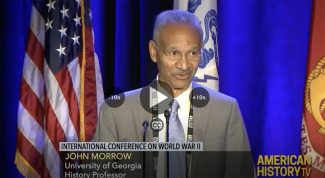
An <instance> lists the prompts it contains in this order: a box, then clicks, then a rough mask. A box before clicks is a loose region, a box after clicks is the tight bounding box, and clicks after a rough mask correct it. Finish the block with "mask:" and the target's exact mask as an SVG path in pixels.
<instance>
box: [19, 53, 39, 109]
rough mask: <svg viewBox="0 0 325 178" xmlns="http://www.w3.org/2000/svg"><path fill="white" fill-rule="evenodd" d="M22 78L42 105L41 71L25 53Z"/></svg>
mask: <svg viewBox="0 0 325 178" xmlns="http://www.w3.org/2000/svg"><path fill="white" fill-rule="evenodd" d="M23 78H24V79H25V82H26V83H27V84H28V85H29V87H30V89H31V90H33V92H34V93H35V95H36V96H37V98H38V100H39V102H40V103H41V105H42V106H44V80H43V76H42V73H41V72H40V71H39V70H38V68H37V67H36V66H35V64H34V62H33V61H32V60H31V59H30V58H29V56H28V54H27V53H25V59H24V69H23Z"/></svg>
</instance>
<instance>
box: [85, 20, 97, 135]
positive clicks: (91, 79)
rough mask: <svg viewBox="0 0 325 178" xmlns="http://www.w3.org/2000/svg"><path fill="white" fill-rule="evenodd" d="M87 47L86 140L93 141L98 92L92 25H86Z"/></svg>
mask: <svg viewBox="0 0 325 178" xmlns="http://www.w3.org/2000/svg"><path fill="white" fill-rule="evenodd" d="M85 36H86V38H85V45H86V46H85V47H86V52H85V55H86V59H87V60H86V63H87V64H86V67H85V74H84V77H85V81H84V82H85V86H84V87H85V91H84V96H85V98H87V102H84V103H85V105H84V114H85V117H84V119H85V121H84V122H85V125H84V127H85V141H91V139H92V136H93V135H94V133H95V130H96V127H95V126H96V124H97V113H98V112H97V94H96V90H94V89H96V75H95V62H94V61H95V60H94V48H93V38H92V29H91V27H88V26H85Z"/></svg>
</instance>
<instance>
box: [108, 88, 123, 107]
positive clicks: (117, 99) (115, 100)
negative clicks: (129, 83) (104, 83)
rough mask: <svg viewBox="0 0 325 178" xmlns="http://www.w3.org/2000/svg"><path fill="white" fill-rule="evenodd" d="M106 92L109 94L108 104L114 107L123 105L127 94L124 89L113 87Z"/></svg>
mask: <svg viewBox="0 0 325 178" xmlns="http://www.w3.org/2000/svg"><path fill="white" fill-rule="evenodd" d="M105 93H107V94H108V96H109V97H108V98H107V99H106V100H105V101H106V104H107V105H108V106H110V107H112V108H117V107H120V106H122V104H123V103H124V101H125V95H124V92H123V90H121V89H119V88H117V87H113V88H110V89H108V90H107V91H106V92H105Z"/></svg>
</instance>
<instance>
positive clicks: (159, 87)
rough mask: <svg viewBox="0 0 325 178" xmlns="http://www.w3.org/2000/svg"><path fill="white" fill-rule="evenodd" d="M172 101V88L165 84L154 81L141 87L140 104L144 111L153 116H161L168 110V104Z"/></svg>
mask: <svg viewBox="0 0 325 178" xmlns="http://www.w3.org/2000/svg"><path fill="white" fill-rule="evenodd" d="M173 99H174V94H173V90H172V88H171V87H170V86H169V85H168V84H167V83H165V82H162V81H158V80H154V81H152V82H151V83H149V84H148V85H147V86H145V87H143V88H142V89H141V92H140V103H141V105H142V107H143V109H144V110H146V111H147V112H149V113H151V114H153V111H155V110H157V109H158V108H159V110H157V112H156V113H157V114H162V113H164V112H165V111H166V110H168V109H169V108H170V105H169V103H170V102H171V101H172V100H173Z"/></svg>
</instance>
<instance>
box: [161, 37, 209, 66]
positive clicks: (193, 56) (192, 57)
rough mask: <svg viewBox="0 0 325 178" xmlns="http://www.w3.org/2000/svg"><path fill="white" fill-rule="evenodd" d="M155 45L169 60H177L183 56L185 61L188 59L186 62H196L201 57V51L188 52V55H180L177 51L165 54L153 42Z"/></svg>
mask: <svg viewBox="0 0 325 178" xmlns="http://www.w3.org/2000/svg"><path fill="white" fill-rule="evenodd" d="M155 44H156V45H157V46H158V48H159V49H160V50H161V51H162V52H163V53H164V54H165V55H166V56H167V57H168V58H169V59H171V60H178V59H180V58H181V57H182V56H183V55H185V57H186V59H188V60H192V61H198V60H200V59H201V56H202V55H203V54H202V50H201V49H200V51H191V52H188V53H181V52H179V51H168V52H166V51H165V50H163V49H162V48H161V47H160V46H159V45H158V44H157V43H156V42H155Z"/></svg>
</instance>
